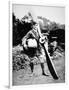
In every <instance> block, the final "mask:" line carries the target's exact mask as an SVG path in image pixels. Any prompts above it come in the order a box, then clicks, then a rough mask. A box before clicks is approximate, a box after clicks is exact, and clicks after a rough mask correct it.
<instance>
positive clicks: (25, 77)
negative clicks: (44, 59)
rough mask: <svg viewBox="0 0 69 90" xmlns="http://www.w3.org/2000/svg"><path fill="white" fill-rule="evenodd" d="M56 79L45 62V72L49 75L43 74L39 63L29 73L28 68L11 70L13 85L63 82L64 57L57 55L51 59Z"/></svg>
mask: <svg viewBox="0 0 69 90" xmlns="http://www.w3.org/2000/svg"><path fill="white" fill-rule="evenodd" d="M53 63H54V65H55V68H56V71H57V74H58V76H59V79H58V80H54V79H53V78H52V76H51V74H50V72H49V70H48V67H47V63H45V64H44V66H45V73H46V74H48V75H49V76H43V75H42V70H41V66H40V64H38V65H35V66H34V72H33V74H32V73H31V70H30V68H29V67H28V68H26V69H20V70H19V71H13V75H12V78H13V81H12V83H13V86H17V85H32V84H48V83H64V82H65V57H64V55H62V56H59V57H58V58H55V59H54V60H53Z"/></svg>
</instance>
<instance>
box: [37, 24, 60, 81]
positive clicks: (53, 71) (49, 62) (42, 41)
mask: <svg viewBox="0 0 69 90" xmlns="http://www.w3.org/2000/svg"><path fill="white" fill-rule="evenodd" d="M37 30H38V33H39V35H40V40H39V41H40V44H41V45H42V46H43V48H44V51H45V55H46V60H47V65H48V69H49V71H50V73H51V75H52V77H53V79H55V80H57V79H58V75H57V72H56V69H55V67H54V64H53V61H52V59H51V58H50V55H49V53H48V50H47V47H46V45H45V37H44V38H43V36H42V33H41V31H40V27H39V24H38V25H37Z"/></svg>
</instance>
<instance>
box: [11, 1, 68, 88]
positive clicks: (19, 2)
mask: <svg viewBox="0 0 69 90" xmlns="http://www.w3.org/2000/svg"><path fill="white" fill-rule="evenodd" d="M13 4H23V5H34V6H49V7H51V6H52V7H64V8H65V30H66V4H56V5H55V4H49V3H47V4H46V3H41V2H40V3H39V4H38V3H34V4H33V3H30V2H28V3H27V2H26V3H24V2H23V1H16V0H15V1H9V23H10V24H9V88H12V87H16V86H13V85H12V5H13ZM65 36H66V35H65ZM65 39H66V38H65ZM65 41H66V40H65ZM65 60H66V59H65ZM66 73H67V70H66V61H65V83H57V84H63V85H65V84H67V75H66ZM54 84H55V83H53V85H54ZM42 85H43V84H42ZM45 85H46V84H45ZM48 85H50V84H49V83H48ZM25 86H27V85H25ZM20 87H23V86H20Z"/></svg>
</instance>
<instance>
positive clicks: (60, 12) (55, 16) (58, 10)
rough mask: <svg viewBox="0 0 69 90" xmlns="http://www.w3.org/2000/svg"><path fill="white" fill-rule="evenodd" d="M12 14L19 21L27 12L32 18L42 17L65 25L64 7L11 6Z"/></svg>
mask: <svg viewBox="0 0 69 90" xmlns="http://www.w3.org/2000/svg"><path fill="white" fill-rule="evenodd" d="M12 12H14V14H15V16H16V17H17V18H19V19H21V18H23V16H24V15H26V14H27V13H28V12H31V14H32V16H33V17H34V18H35V17H37V16H42V17H45V18H47V19H49V20H50V21H55V22H56V23H60V24H65V7H55V6H35V5H23V4H13V5H12Z"/></svg>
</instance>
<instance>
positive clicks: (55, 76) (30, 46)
mask: <svg viewBox="0 0 69 90" xmlns="http://www.w3.org/2000/svg"><path fill="white" fill-rule="evenodd" d="M11 14H12V22H11V24H12V27H11V28H12V86H19V85H36V84H51V83H65V7H63V6H46V5H31V4H12V13H11Z"/></svg>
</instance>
